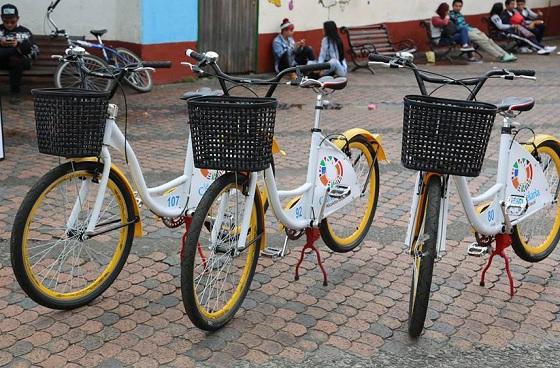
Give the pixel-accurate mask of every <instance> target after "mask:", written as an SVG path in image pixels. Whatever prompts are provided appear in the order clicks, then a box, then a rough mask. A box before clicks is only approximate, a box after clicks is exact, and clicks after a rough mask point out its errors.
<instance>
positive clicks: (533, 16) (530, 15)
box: [525, 8, 542, 20]
mask: <svg viewBox="0 0 560 368" xmlns="http://www.w3.org/2000/svg"><path fill="white" fill-rule="evenodd" d="M525 10H527V15H528V18H529V19H531V20H535V19H539V17H540V15H539V14H537V13H535V12H534V11H532V10H531V9H530V8H525ZM541 14H542V13H541Z"/></svg>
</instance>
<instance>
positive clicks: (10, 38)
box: [6, 35, 16, 41]
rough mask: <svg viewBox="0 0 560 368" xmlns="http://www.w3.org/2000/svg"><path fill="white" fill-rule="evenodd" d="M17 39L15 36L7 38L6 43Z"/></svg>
mask: <svg viewBox="0 0 560 368" xmlns="http://www.w3.org/2000/svg"><path fill="white" fill-rule="evenodd" d="M15 39H16V38H15V37H14V36H13V35H9V36H6V41H13V40H15Z"/></svg>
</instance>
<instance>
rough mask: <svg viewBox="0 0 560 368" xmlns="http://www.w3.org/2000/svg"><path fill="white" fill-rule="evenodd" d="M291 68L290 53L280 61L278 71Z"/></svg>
mask: <svg viewBox="0 0 560 368" xmlns="http://www.w3.org/2000/svg"><path fill="white" fill-rule="evenodd" d="M289 67H291V65H290V55H288V51H286V52H285V53H283V54H282V56H281V57H280V60H278V71H282V70H284V69H287V68H289Z"/></svg>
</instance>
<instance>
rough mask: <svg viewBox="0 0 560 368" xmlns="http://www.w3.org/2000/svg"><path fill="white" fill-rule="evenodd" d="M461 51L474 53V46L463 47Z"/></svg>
mask: <svg viewBox="0 0 560 368" xmlns="http://www.w3.org/2000/svg"><path fill="white" fill-rule="evenodd" d="M460 50H461V51H462V52H472V51H474V47H472V46H461V48H460Z"/></svg>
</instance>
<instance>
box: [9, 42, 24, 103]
mask: <svg viewBox="0 0 560 368" xmlns="http://www.w3.org/2000/svg"><path fill="white" fill-rule="evenodd" d="M9 68H10V90H11V92H12V93H13V94H18V93H20V86H21V76H22V74H23V71H24V70H25V69H27V68H28V60H27V59H26V58H25V57H23V56H22V55H20V54H19V53H17V52H15V53H12V55H10V59H9Z"/></svg>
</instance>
